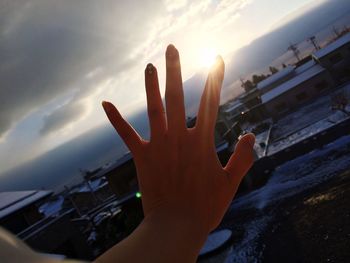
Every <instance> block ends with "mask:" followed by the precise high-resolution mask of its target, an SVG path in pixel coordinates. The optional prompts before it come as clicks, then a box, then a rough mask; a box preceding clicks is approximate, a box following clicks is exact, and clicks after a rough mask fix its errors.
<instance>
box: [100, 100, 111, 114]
mask: <svg viewBox="0 0 350 263" xmlns="http://www.w3.org/2000/svg"><path fill="white" fill-rule="evenodd" d="M102 107H103V109H104V110H105V112H107V113H108V112H110V111H111V109H112V107H111V103H110V102H108V101H102Z"/></svg>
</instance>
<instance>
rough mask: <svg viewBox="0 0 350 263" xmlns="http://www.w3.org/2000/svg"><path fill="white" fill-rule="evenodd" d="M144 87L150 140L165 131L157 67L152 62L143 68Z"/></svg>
mask: <svg viewBox="0 0 350 263" xmlns="http://www.w3.org/2000/svg"><path fill="white" fill-rule="evenodd" d="M145 87H146V95H147V111H148V117H149V124H150V129H151V140H152V139H154V138H159V137H160V135H161V134H164V132H165V131H166V119H165V112H164V107H163V103H162V98H161V95H160V91H159V82H158V74H157V69H156V68H155V67H154V66H153V65H152V64H148V65H147V67H146V69H145Z"/></svg>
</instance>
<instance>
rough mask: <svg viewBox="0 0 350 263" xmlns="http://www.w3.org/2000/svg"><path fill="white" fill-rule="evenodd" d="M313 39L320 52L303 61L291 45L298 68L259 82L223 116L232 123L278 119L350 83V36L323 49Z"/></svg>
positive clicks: (234, 101)
mask: <svg viewBox="0 0 350 263" xmlns="http://www.w3.org/2000/svg"><path fill="white" fill-rule="evenodd" d="M310 39H311V40H312V41H314V46H315V49H316V47H317V49H318V50H316V51H315V52H314V53H313V54H312V55H311V56H308V57H306V58H304V59H303V60H300V58H299V56H298V54H299V50H298V49H297V47H296V45H293V44H291V45H290V46H289V48H288V50H292V51H293V52H294V55H295V56H296V58H297V59H298V62H297V63H296V64H295V65H289V66H285V67H284V68H282V69H281V70H280V71H279V72H277V73H275V74H272V75H271V76H269V77H267V78H266V79H264V80H262V81H260V82H259V83H258V84H257V85H256V87H254V88H253V89H252V90H249V92H245V93H243V94H242V95H241V96H239V97H237V98H236V99H235V100H233V101H231V102H229V103H227V104H226V105H224V106H222V107H221V108H220V109H221V113H222V114H223V115H225V116H226V117H227V118H228V119H229V120H230V121H232V122H235V121H240V122H243V121H250V122H256V121H261V120H264V119H267V118H271V117H272V118H273V119H278V118H279V117H280V116H282V115H284V114H286V113H288V112H290V111H291V110H293V109H295V108H297V107H299V106H300V105H301V104H304V103H307V102H308V101H310V100H312V99H315V98H317V97H319V96H320V95H321V94H326V93H328V92H331V91H332V90H333V89H335V88H336V87H339V86H340V85H342V84H343V83H346V82H347V81H349V80H350V33H347V34H345V35H342V36H341V37H339V38H338V39H337V40H335V41H333V42H332V43H330V44H329V45H327V46H326V47H324V48H322V49H320V48H319V46H318V44H317V42H316V40H315V39H314V38H313V37H310ZM311 40H310V41H311Z"/></svg>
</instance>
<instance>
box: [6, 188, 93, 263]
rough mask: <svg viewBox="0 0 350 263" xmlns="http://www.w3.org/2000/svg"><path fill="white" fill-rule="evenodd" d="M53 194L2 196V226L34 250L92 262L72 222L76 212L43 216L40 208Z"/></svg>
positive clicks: (32, 193) (22, 193) (49, 192)
mask: <svg viewBox="0 0 350 263" xmlns="http://www.w3.org/2000/svg"><path fill="white" fill-rule="evenodd" d="M52 193H53V192H52V191H18V192H2V193H0V225H1V226H2V227H4V228H6V229H7V230H9V231H10V232H12V233H13V234H15V235H16V236H18V237H19V238H20V239H21V240H23V241H24V242H25V243H26V244H27V245H29V246H30V247H31V248H33V249H35V250H37V251H39V252H42V253H47V254H60V255H65V256H67V257H69V258H77V259H84V260H92V254H91V248H90V247H88V245H87V243H86V239H85V238H84V235H82V233H81V232H80V231H79V229H78V228H77V227H76V226H75V225H74V224H73V223H72V222H71V217H72V215H73V214H74V209H70V210H67V211H65V212H63V213H61V214H56V215H54V216H45V215H44V213H40V212H39V206H40V204H42V203H43V202H44V201H45V200H46V199H47V198H49V197H50V196H51V195H52Z"/></svg>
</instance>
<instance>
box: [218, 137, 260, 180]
mask: <svg viewBox="0 0 350 263" xmlns="http://www.w3.org/2000/svg"><path fill="white" fill-rule="evenodd" d="M254 143H255V136H254V134H253V133H248V134H245V135H244V136H243V137H242V138H241V139H240V140H239V141H238V142H237V144H236V147H235V151H234V153H233V154H232V155H231V157H230V159H229V161H228V163H227V165H226V167H225V168H224V169H225V170H226V171H227V172H228V173H229V175H230V177H231V179H232V180H233V181H235V182H238V183H239V182H240V181H241V180H242V178H243V177H244V175H245V174H246V173H247V172H248V170H249V169H250V167H251V166H252V165H253V163H254V153H253V147H254Z"/></svg>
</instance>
